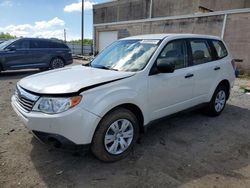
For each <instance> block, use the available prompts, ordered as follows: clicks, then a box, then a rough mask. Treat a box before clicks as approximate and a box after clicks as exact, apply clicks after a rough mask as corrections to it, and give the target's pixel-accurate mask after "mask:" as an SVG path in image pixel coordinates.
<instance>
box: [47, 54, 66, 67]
mask: <svg viewBox="0 0 250 188" xmlns="http://www.w3.org/2000/svg"><path fill="white" fill-rule="evenodd" d="M64 66H65V63H64V60H63V59H62V58H60V57H54V58H53V59H52V60H51V62H50V69H58V68H63V67H64Z"/></svg>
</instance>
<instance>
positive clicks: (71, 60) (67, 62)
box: [65, 58, 73, 65]
mask: <svg viewBox="0 0 250 188" xmlns="http://www.w3.org/2000/svg"><path fill="white" fill-rule="evenodd" d="M72 63H73V58H72V59H67V60H66V61H65V64H66V65H70V64H72Z"/></svg>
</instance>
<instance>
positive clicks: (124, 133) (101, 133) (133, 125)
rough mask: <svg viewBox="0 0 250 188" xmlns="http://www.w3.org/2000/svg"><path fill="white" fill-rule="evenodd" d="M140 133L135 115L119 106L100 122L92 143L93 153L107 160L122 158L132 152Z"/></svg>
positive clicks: (112, 160)
mask: <svg viewBox="0 0 250 188" xmlns="http://www.w3.org/2000/svg"><path fill="white" fill-rule="evenodd" d="M138 134H139V129H138V121H137V118H136V117H135V115H134V114H133V113H132V112H131V111H129V110H127V109H124V108H117V109H116V110H113V111H111V112H110V113H108V114H107V115H106V116H104V118H103V119H102V120H101V122H100V123H99V125H98V128H97V130H96V132H95V134H94V137H93V140H92V144H91V150H92V153H93V154H94V155H95V156H96V157H97V158H98V159H100V160H102V161H105V162H114V161H117V160H121V159H123V158H125V157H126V156H127V155H128V154H129V153H130V151H131V149H132V148H133V146H134V145H135V142H136V140H137V138H138Z"/></svg>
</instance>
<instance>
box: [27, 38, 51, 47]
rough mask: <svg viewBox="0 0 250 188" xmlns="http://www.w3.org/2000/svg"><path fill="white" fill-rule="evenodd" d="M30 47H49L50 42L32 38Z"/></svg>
mask: <svg viewBox="0 0 250 188" xmlns="http://www.w3.org/2000/svg"><path fill="white" fill-rule="evenodd" d="M30 46H31V48H50V44H49V42H47V41H45V40H44V41H43V40H32V41H31V45H30Z"/></svg>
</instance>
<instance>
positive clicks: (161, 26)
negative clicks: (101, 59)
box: [95, 16, 224, 51]
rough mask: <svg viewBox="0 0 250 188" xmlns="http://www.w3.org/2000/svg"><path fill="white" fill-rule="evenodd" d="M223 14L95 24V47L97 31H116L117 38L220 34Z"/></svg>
mask: <svg viewBox="0 0 250 188" xmlns="http://www.w3.org/2000/svg"><path fill="white" fill-rule="evenodd" d="M223 19H224V16H213V17H202V18H195V19H179V20H166V21H154V22H145V23H144V22H142V23H134V24H119V25H110V26H97V27H96V28H95V36H96V49H97V51H98V49H99V46H98V43H99V41H98V40H99V39H98V35H99V32H102V31H118V38H119V39H120V38H125V37H128V36H134V35H141V34H153V33H197V34H211V35H218V36H220V35H221V30H222V24H223Z"/></svg>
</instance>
